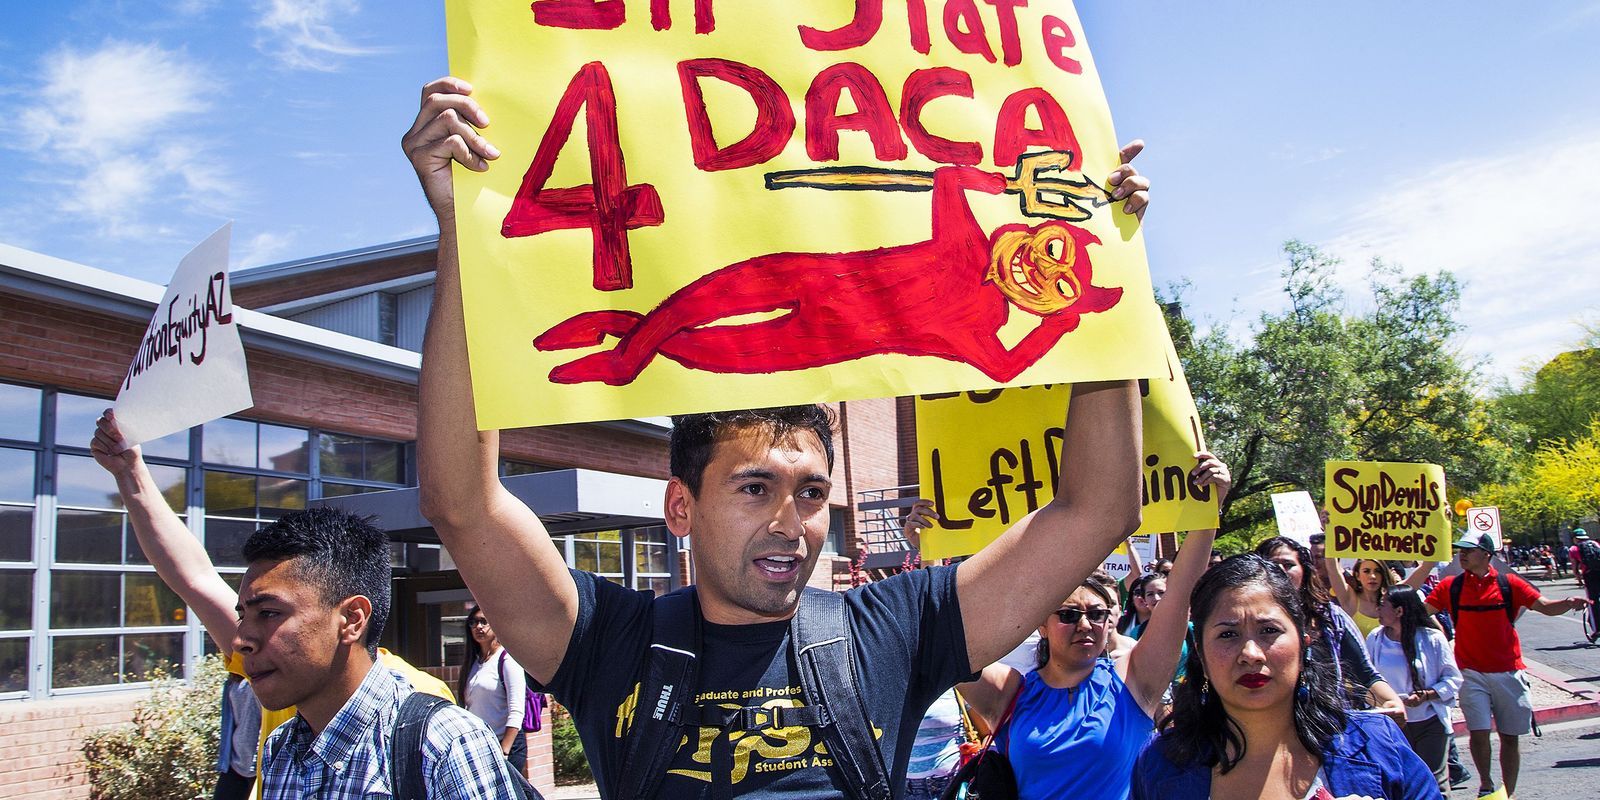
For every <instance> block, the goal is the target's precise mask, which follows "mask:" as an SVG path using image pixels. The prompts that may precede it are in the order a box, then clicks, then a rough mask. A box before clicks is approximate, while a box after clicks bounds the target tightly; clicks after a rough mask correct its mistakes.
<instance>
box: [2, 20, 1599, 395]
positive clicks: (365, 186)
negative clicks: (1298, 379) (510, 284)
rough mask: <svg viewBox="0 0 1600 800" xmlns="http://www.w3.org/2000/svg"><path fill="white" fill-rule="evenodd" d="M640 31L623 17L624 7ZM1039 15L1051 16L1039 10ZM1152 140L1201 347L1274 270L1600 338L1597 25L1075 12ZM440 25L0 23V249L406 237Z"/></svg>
mask: <svg viewBox="0 0 1600 800" xmlns="http://www.w3.org/2000/svg"><path fill="white" fill-rule="evenodd" d="M637 1H638V4H640V5H642V3H643V0H637ZM1034 2H1035V4H1036V5H1038V4H1042V3H1043V2H1044V0H1034ZM1079 12H1080V14H1081V16H1082V17H1083V20H1084V26H1085V29H1086V31H1087V35H1088V38H1089V41H1090V44H1091V46H1092V47H1093V49H1094V51H1095V55H1096V58H1097V60H1098V63H1099V66H1100V71H1101V73H1102V77H1103V79H1104V81H1105V86H1106V92H1107V95H1108V97H1109V99H1110V103H1111V108H1112V111H1113V114H1114V116H1115V118H1116V121H1117V129H1118V132H1119V133H1120V134H1121V135H1122V136H1123V138H1131V137H1133V136H1139V137H1142V138H1144V139H1145V140H1146V141H1147V142H1148V143H1149V149H1148V150H1147V151H1146V153H1145V155H1144V156H1142V157H1141V158H1140V161H1139V165H1140V167H1141V168H1142V169H1143V170H1144V172H1146V173H1147V174H1149V175H1150V176H1151V177H1152V179H1153V180H1154V181H1155V183H1156V191H1155V199H1154V206H1153V208H1152V210H1151V212H1150V214H1149V216H1148V217H1147V218H1146V238H1147V242H1148V244H1149V249H1150V261H1151V271H1152V274H1153V277H1154V278H1155V281H1156V283H1157V284H1158V285H1159V284H1165V283H1168V282H1171V281H1177V280H1182V279H1187V280H1188V281H1189V282H1190V283H1191V284H1192V288H1190V290H1189V291H1188V293H1187V295H1186V297H1185V300H1186V303H1187V306H1188V309H1189V311H1190V313H1191V315H1193V316H1194V317H1196V318H1197V319H1199V320H1200V321H1201V322H1202V323H1203V324H1220V325H1229V326H1231V327H1232V328H1233V329H1234V330H1237V331H1244V330H1246V329H1247V328H1248V325H1249V323H1250V321H1251V320H1252V319H1254V317H1255V315H1256V314H1257V313H1259V312H1260V311H1261V310H1263V309H1272V308H1277V307H1280V306H1281V304H1282V298H1281V295H1280V294H1279V292H1278V285H1279V279H1278V272H1279V269H1280V268H1281V259H1280V255H1279V247H1280V245H1281V243H1282V242H1283V241H1284V240H1285V239H1288V238H1291V237H1297V238H1300V239H1303V240H1306V241H1309V242H1312V243H1315V244H1318V245H1321V246H1323V247H1325V248H1327V249H1329V250H1331V251H1333V252H1335V253H1337V254H1339V255H1340V256H1342V257H1343V258H1344V259H1345V261H1346V263H1345V267H1344V271H1343V272H1342V273H1341V280H1342V281H1343V282H1344V283H1345V284H1346V285H1348V287H1349V289H1350V292H1351V296H1350V303H1351V307H1352V308H1358V307H1360V304H1361V302H1362V296H1363V292H1362V285H1363V280H1364V276H1365V273H1366V269H1367V267H1366V264H1367V262H1368V261H1369V260H1370V259H1371V258H1372V257H1373V256H1382V257H1384V258H1385V259H1387V260H1390V261H1393V262H1396V263H1398V264H1400V265H1401V266H1402V268H1404V269H1405V270H1406V271H1408V272H1418V271H1432V270H1437V269H1450V270H1453V271H1455V272H1456V273H1457V274H1458V275H1459V276H1460V277H1462V278H1463V279H1464V280H1465V281H1466V283H1467V289H1466V293H1465V303H1464V308H1463V312H1462V313H1463V318H1464V321H1465V322H1466V323H1467V324H1468V326H1469V327H1468V334H1467V335H1466V336H1464V337H1463V338H1462V339H1461V340H1460V346H1461V348H1462V350H1463V351H1464V352H1465V353H1466V354H1467V355H1468V356H1469V357H1471V358H1474V359H1484V360H1488V362H1489V364H1488V376H1489V378H1495V377H1499V376H1514V375H1516V373H1517V370H1518V368H1519V367H1520V366H1521V365H1522V364H1524V363H1526V362H1528V361H1529V360H1530V359H1532V360H1537V361H1542V360H1543V359H1545V358H1548V357H1549V356H1551V355H1553V354H1555V353H1557V352H1559V351H1560V350H1562V349H1564V348H1565V347H1567V346H1568V345H1570V344H1571V343H1572V342H1574V341H1576V340H1577V339H1578V338H1579V337H1580V336H1581V335H1582V328H1581V327H1580V325H1581V323H1583V322H1585V321H1590V322H1589V324H1596V323H1600V300H1597V299H1596V298H1597V297H1600V268H1597V265H1596V264H1595V262H1596V261H1597V260H1600V224H1597V223H1596V222H1595V220H1594V217H1595V215H1596V213H1597V212H1600V102H1597V98H1600V57H1596V53H1595V47H1596V44H1595V43H1596V42H1600V2H1593V1H1591V2H1552V3H1530V4H1518V5H1517V6H1508V5H1507V4H1504V3H1489V2H1481V1H1479V0H1471V1H1470V2H1454V3H1449V4H1397V3H1379V2H1353V1H1352V2H1340V3H1318V4H1309V3H1288V2H1279V3H1248V4H1247V3H1194V2H1177V1H1176V0H1170V1H1168V2H1155V1H1154V0H1149V1H1139V0H1119V1H1118V2H1109V0H1102V1H1099V2H1080V8H1079ZM443 17H444V14H443V4H442V1H441V2H435V1H434V0H406V1H405V2H386V3H379V2H375V0H230V1H229V2H222V0H144V1H142V2H135V1H134V0H126V1H125V2H113V1H112V0H77V1H73V0H52V1H51V2H24V1H20V0H13V1H12V2H6V3H0V134H3V135H0V175H3V176H4V177H3V179H0V181H3V182H0V187H3V191H0V241H4V242H6V243H8V244H14V245H17V246H20V247H25V248H28V249H31V250H37V251H40V252H44V253H47V254H50V255H53V256H57V257H61V258H66V259H69V260H73V261H78V262H81V263H84V264H88V265H91V266H96V267H101V268H104V269H109V270H113V271H116V272H122V273H126V274H129V275H133V276H136V277H139V278H143V279H146V280H150V281H155V282H164V281H165V280H166V279H167V278H168V277H169V276H170V274H171V272H172V269H173V268H174V266H175V265H176V263H177V261H178V259H179V258H180V257H182V255H183V254H184V253H185V252H186V251H187V250H188V249H189V248H190V247H192V246H193V245H194V244H195V243H198V242H199V241H200V240H201V239H203V238H204V237H205V236H206V235H207V234H209V233H210V232H211V231H212V230H214V229H215V228H216V227H217V226H218V225H220V224H221V223H222V222H224V221H227V220H229V219H232V220H235V221H236V222H235V227H234V256H235V261H236V264H237V265H238V266H253V265H258V264H263V263H273V262H277V261H283V260H289V259H294V258H301V257H306V256H313V255H318V254H322V253H327V252H333V251H338V250H345V249H350V248H354V247H362V246H366V245H372V244H378V243H382V242H388V241H393V240H397V239H404V238H409V237H413V236H420V235H424V234H428V233H432V232H433V222H432V218H431V216H430V215H429V213H428V211H427V208H426V206H425V204H424V203H423V200H422V197H421V193H420V192H419V191H418V190H417V188H416V184H415V180H414V178H413V177H412V175H411V172H410V169H409V167H408V165H407V164H406V162H405V159H404V157H403V156H402V155H401V153H400V150H399V146H398V140H399V137H400V134H401V133H402V132H403V131H404V129H405V127H406V126H407V125H408V124H409V122H410V119H411V117H412V116H413V115H414V113H415V109H416V98H417V92H418V89H419V87H420V86H421V85H422V84H423V83H424V82H426V81H427V80H428V79H430V78H432V77H435V76H438V75H441V74H444V72H445V70H446V53H445V37H444V21H443Z"/></svg>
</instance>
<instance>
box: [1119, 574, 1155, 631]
mask: <svg viewBox="0 0 1600 800" xmlns="http://www.w3.org/2000/svg"><path fill="white" fill-rule="evenodd" d="M1151 575H1152V573H1149V572H1147V573H1145V574H1143V575H1140V576H1139V577H1137V578H1134V579H1133V583H1131V584H1129V585H1128V605H1127V606H1126V607H1125V608H1123V610H1122V611H1123V614H1122V618H1121V619H1119V620H1117V633H1124V634H1125V633H1127V632H1128V629H1129V628H1131V627H1133V623H1135V622H1137V621H1138V620H1139V608H1138V606H1135V605H1134V604H1133V600H1134V598H1136V597H1139V596H1141V595H1143V594H1144V585H1145V584H1147V583H1149V582H1150V578H1151Z"/></svg>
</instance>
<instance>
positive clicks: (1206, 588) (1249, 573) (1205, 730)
mask: <svg viewBox="0 0 1600 800" xmlns="http://www.w3.org/2000/svg"><path fill="white" fill-rule="evenodd" d="M1250 587H1260V588H1264V589H1266V590H1267V591H1268V593H1270V594H1271V595H1272V599H1273V600H1274V601H1276V602H1277V604H1278V606H1279V607H1280V608H1282V609H1283V611H1284V613H1285V614H1286V615H1287V616H1288V617H1289V619H1290V621H1291V622H1292V623H1293V624H1294V634H1295V640H1296V641H1297V642H1301V643H1302V646H1301V660H1300V682H1299V684H1298V685H1297V686H1296V688H1295V691H1294V692H1293V693H1292V694H1291V698H1292V700H1291V703H1292V705H1291V708H1290V710H1289V713H1290V714H1292V715H1293V717H1294V732H1295V736H1297V737H1298V738H1299V739H1300V743H1301V744H1303V745H1305V747H1306V749H1307V750H1309V751H1311V752H1312V753H1315V754H1319V755H1320V754H1322V753H1326V752H1327V750H1328V745H1329V744H1330V743H1331V742H1332V741H1333V738H1334V737H1335V736H1337V735H1338V734H1339V732H1340V731H1342V730H1344V725H1345V711H1344V705H1343V703H1342V702H1341V701H1340V698H1339V692H1338V686H1337V682H1336V681H1335V680H1334V677H1333V672H1332V669H1331V667H1330V666H1329V665H1328V664H1325V663H1323V662H1322V661H1321V660H1320V659H1308V658H1305V653H1306V652H1307V650H1308V648H1306V647H1305V646H1304V642H1305V641H1306V636H1307V620H1306V611H1305V604H1304V602H1303V601H1302V600H1301V599H1300V593H1299V592H1296V591H1295V590H1294V586H1293V585H1292V584H1290V583H1289V577H1288V576H1287V575H1285V574H1284V573H1283V570H1282V569H1279V568H1278V566H1277V565H1276V564H1273V563H1272V562H1270V561H1267V560H1266V559H1264V558H1262V557H1261V556H1258V555H1255V554H1254V553H1246V554H1243V555H1237V556H1233V557H1232V558H1228V559H1226V560H1224V561H1223V562H1222V563H1221V564H1218V565H1216V566H1214V567H1212V568H1211V569H1209V570H1207V571H1206V573H1205V574H1204V575H1202V576H1201V577H1200V582H1199V583H1198V584H1196V585H1195V587H1194V592H1193V593H1192V594H1191V595H1190V597H1189V608H1190V613H1191V615H1192V616H1193V619H1194V626H1195V631H1196V636H1195V640H1194V646H1193V647H1191V648H1189V660H1188V662H1187V665H1188V668H1187V675H1188V678H1187V679H1186V680H1184V681H1183V682H1182V683H1180V684H1178V685H1177V686H1176V687H1175V688H1174V689H1173V690H1172V713H1171V714H1168V715H1167V717H1166V718H1165V719H1163V720H1162V721H1161V728H1162V734H1161V741H1162V747H1163V749H1164V750H1165V755H1166V756H1167V758H1168V759H1170V760H1171V761H1172V762H1173V763H1174V764H1177V765H1180V766H1186V765H1189V764H1193V763H1196V762H1199V763H1202V764H1205V765H1206V766H1220V768H1221V771H1222V772H1223V773H1224V774H1226V773H1227V772H1228V771H1229V770H1231V769H1233V767H1234V765H1236V764H1238V763H1239V760H1240V759H1241V758H1243V757H1244V753H1245V748H1246V747H1248V745H1249V743H1248V742H1246V741H1245V738H1244V731H1243V729H1241V728H1240V727H1239V723H1237V722H1235V721H1234V720H1233V718H1232V717H1229V716H1228V712H1227V709H1225V708H1223V706H1222V700H1221V698H1220V697H1218V696H1214V695H1212V694H1211V692H1210V691H1209V690H1207V691H1204V692H1203V691H1202V689H1201V687H1202V686H1203V685H1205V684H1206V682H1207V681H1206V677H1205V647H1206V636H1205V628H1206V623H1207V622H1208V621H1209V620H1210V619H1211V615H1212V613H1213V612H1214V611H1215V609H1216V607H1217V604H1218V602H1219V600H1220V599H1221V598H1222V596H1223V595H1224V594H1226V593H1228V592H1232V591H1236V590H1239V589H1243V588H1250Z"/></svg>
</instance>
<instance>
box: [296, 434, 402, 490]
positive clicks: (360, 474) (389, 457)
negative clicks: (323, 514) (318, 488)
mask: <svg viewBox="0 0 1600 800" xmlns="http://www.w3.org/2000/svg"><path fill="white" fill-rule="evenodd" d="M317 462H318V465H319V467H320V475H321V478H322V496H323V497H343V496H345V495H352V494H363V493H366V492H374V491H382V490H384V489H392V488H394V487H396V486H404V485H405V484H406V466H407V465H406V445H405V444H404V443H402V442H386V441H382V440H379V439H367V438H363V437H360V436H345V435H342V434H337V433H323V434H321V435H320V436H318V446H317Z"/></svg>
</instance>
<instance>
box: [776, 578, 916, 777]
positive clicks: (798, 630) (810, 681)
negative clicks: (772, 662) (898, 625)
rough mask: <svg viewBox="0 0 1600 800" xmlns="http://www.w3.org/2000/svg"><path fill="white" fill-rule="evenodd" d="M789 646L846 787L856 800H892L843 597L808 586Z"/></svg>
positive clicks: (793, 621)
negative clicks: (859, 675)
mask: <svg viewBox="0 0 1600 800" xmlns="http://www.w3.org/2000/svg"><path fill="white" fill-rule="evenodd" d="M789 643H790V646H791V647H792V648H793V649H794V654H795V666H796V667H797V671H798V672H799V674H800V687H801V690H802V692H803V693H804V696H805V700H806V705H807V706H809V707H812V708H816V709H817V710H818V713H820V714H821V715H822V718H821V720H819V721H821V722H822V735H823V739H824V741H825V742H826V743H827V745H828V754H829V755H831V756H833V763H834V765H835V766H836V767H838V769H839V772H840V774H842V775H843V776H844V778H845V783H846V784H848V785H849V787H850V789H851V791H852V793H853V794H854V796H855V797H856V798H857V800H888V798H889V797H891V792H890V789H889V769H888V766H887V765H886V764H885V762H884V758H883V751H882V750H881V749H880V748H879V747H878V741H877V739H876V738H875V737H874V736H873V735H872V723H871V721H870V720H868V719H867V709H866V706H865V704H864V703H863V702H862V698H861V683H860V681H859V680H858V679H857V676H856V666H855V664H856V660H855V646H854V641H853V637H852V635H851V629H850V616H849V609H848V607H847V606H846V604H845V600H844V595H842V594H839V593H837V592H827V591H823V590H821V589H812V588H809V587H808V588H807V589H806V590H805V592H804V593H803V594H802V595H801V596H800V605H799V607H798V608H797V609H795V615H794V618H793V619H791V620H790V621H789Z"/></svg>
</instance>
